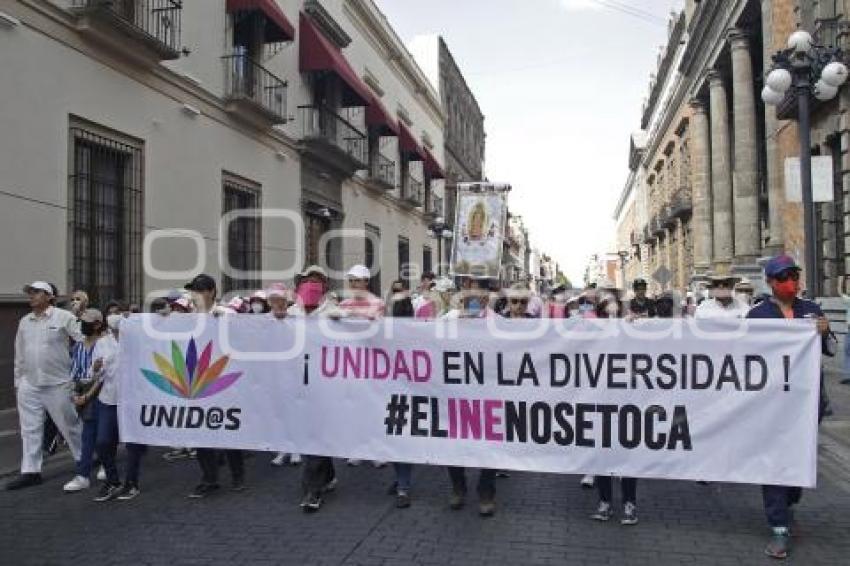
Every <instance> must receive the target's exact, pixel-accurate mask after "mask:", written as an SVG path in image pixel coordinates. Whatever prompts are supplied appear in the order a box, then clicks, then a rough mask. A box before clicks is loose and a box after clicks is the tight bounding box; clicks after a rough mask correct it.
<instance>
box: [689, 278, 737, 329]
mask: <svg viewBox="0 0 850 566" xmlns="http://www.w3.org/2000/svg"><path fill="white" fill-rule="evenodd" d="M708 280H709V288H708V289H709V295H710V296H709V298H708V299H706V300H704V301H703V302H702V303H701V304H700V306H698V307H697V309H696V311H695V313H694V317H695V318H746V316H747V313H748V312H749V311H750V307H749V305H747V304H745V303H744V302H743V301H741V300H740V299H739V298H738V297H736V296H735V292H734V287H735V281H736V280H737V278H736V277H733V276H731V275H710V276H709V277H708Z"/></svg>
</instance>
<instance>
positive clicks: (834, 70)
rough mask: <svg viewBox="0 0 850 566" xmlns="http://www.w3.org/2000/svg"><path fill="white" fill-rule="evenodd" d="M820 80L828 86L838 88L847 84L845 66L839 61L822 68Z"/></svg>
mask: <svg viewBox="0 0 850 566" xmlns="http://www.w3.org/2000/svg"><path fill="white" fill-rule="evenodd" d="M821 79H822V80H823V82H825V83H826V84H828V85H829V86H834V87H835V88H839V87H840V86H841V85H843V84H844V83H845V82H847V65H845V64H844V63H841V62H839V61H833V62H832V63H830V64H829V65H827V66H826V67H824V68H823V72H822V73H821Z"/></svg>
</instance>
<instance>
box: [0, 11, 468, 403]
mask: <svg viewBox="0 0 850 566" xmlns="http://www.w3.org/2000/svg"><path fill="white" fill-rule="evenodd" d="M0 68H2V69H3V74H4V79H3V80H2V81H0V100H3V105H2V109H0V169H2V170H3V171H4V181H3V186H2V187H0V224H2V225H3V226H4V234H6V235H7V237H5V238H3V239H2V242H1V243H0V257H2V259H3V262H4V265H6V266H7V267H6V268H5V269H3V270H2V272H0V350H2V351H0V360H1V361H0V379H2V383H3V384H11V360H12V358H13V354H12V343H13V337H14V331H15V324H16V322H17V318H18V317H19V316H20V315H21V313H22V312H23V311H24V310H25V309H26V306H25V301H24V297H23V295H22V293H21V288H22V285H23V284H25V283H26V282H29V281H32V280H34V279H47V280H50V281H53V282H55V283H56V284H57V285H58V286H59V287H60V290H61V291H62V292H63V293H64V292H68V291H70V290H71V289H76V288H81V289H85V290H87V291H88V292H89V294H90V295H91V296H92V298H93V299H94V301H96V302H97V303H98V304H101V305H102V304H104V303H105V302H106V301H108V300H112V299H117V300H123V301H128V302H134V303H139V304H142V303H143V302H144V301H145V300H146V299H148V298H149V297H152V296H156V295H158V294H160V295H161V294H162V293H164V292H165V291H166V290H167V289H170V288H174V287H177V286H182V284H183V283H185V281H186V280H188V278H189V277H190V276H191V275H192V274H193V273H195V272H198V271H206V272H208V273H210V274H212V275H214V276H216V277H218V278H220V281H221V286H222V290H223V291H224V292H225V293H230V292H234V293H235V292H245V291H248V290H251V289H257V288H260V287H261V286H263V285H265V284H266V283H268V282H269V281H270V280H281V279H282V280H288V279H291V277H292V275H293V274H294V272H295V271H297V270H300V269H301V268H302V267H303V265H304V264H307V263H318V264H321V265H324V266H325V267H326V268H328V269H329V270H331V271H332V273H333V277H334V279H335V280H337V282H339V280H340V279H341V278H342V274H343V273H344V271H345V270H346V269H347V267H348V266H350V265H352V264H354V263H366V264H367V265H370V266H371V267H373V268H374V272H375V276H374V278H373V282H372V284H373V285H372V287H373V291H375V292H376V293H381V292H383V291H386V290H387V289H388V287H389V285H390V283H391V282H392V280H394V279H396V278H398V277H400V276H401V277H405V278H409V279H411V280H412V279H414V278H415V276H416V274H417V273H418V272H420V271H422V270H427V269H430V264H431V263H432V262H434V260H435V257H434V255H433V253H434V252H433V251H432V247H433V241H432V240H431V239H430V238H429V236H428V224H429V222H430V221H431V220H433V219H434V218H435V217H437V216H443V215H444V214H445V211H444V210H443V202H444V193H443V183H442V178H443V177H445V173H444V169H445V166H444V164H445V156H446V149H445V147H444V128H445V116H444V110H443V108H444V106H445V104H444V102H443V100H442V99H441V95H440V94H438V92H437V90H436V89H435V88H434V87H433V86H431V84H430V82H429V81H428V79H427V78H426V76H425V74H424V73H423V71H422V70H421V69H420V68H419V66H418V65H417V63H416V62H415V61H414V59H413V57H412V56H411V55H410V53H409V52H408V51H407V49H406V48H405V46H404V44H403V42H402V41H401V40H400V38H399V37H398V36H397V34H396V33H395V31H394V30H393V29H392V27H391V26H390V24H389V23H388V22H387V19H386V18H385V17H384V15H383V14H382V13H381V12H380V11H379V10H378V8H377V7H376V5H375V4H374V3H373V2H372V0H341V1H336V0H334V1H327V2H320V1H317V0H271V1H268V2H248V1H242V0H204V1H197V2H179V1H176V0H146V1H140V0H115V1H113V2H101V1H99V0H4V1H2V2H0ZM458 72H459V71H458ZM443 96H445V95H443ZM478 116H480V113H479V114H478ZM454 135H456V134H454ZM481 139H482V144H483V134H482V135H481ZM482 151H483V149H482ZM477 172H479V173H480V169H479V170H478V171H477ZM254 210H260V211H263V214H258V213H256V212H252V211H254ZM246 211H247V212H246ZM222 219H225V220H227V222H224V223H222V222H221V221H222ZM10 402H11V387H10V386H9V387H7V386H6V385H4V386H3V387H2V388H0V406H8V405H9V404H10Z"/></svg>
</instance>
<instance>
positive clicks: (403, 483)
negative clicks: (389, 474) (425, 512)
mask: <svg viewBox="0 0 850 566" xmlns="http://www.w3.org/2000/svg"><path fill="white" fill-rule="evenodd" d="M393 468H395V487H396V489H397V490H398V491H410V484H411V483H412V482H413V464H405V463H402V462H397V463H394V464H393Z"/></svg>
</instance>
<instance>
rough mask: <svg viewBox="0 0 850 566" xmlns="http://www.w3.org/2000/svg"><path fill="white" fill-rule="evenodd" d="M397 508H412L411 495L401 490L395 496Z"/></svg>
mask: <svg viewBox="0 0 850 566" xmlns="http://www.w3.org/2000/svg"><path fill="white" fill-rule="evenodd" d="M395 506H396V508H397V509H407V508H408V507H410V494H409V493H408V492H406V491H401V490H400V491H399V492H398V493H397V494H396V496H395Z"/></svg>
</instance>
